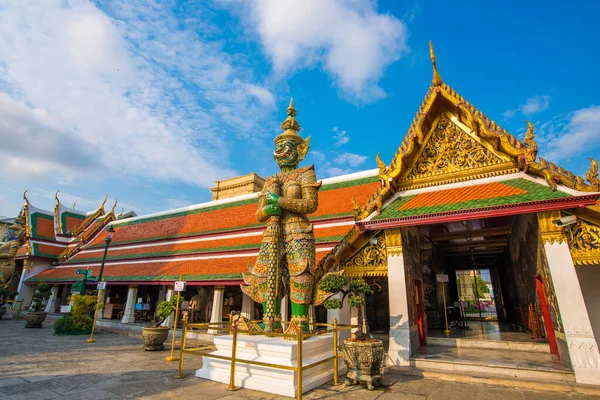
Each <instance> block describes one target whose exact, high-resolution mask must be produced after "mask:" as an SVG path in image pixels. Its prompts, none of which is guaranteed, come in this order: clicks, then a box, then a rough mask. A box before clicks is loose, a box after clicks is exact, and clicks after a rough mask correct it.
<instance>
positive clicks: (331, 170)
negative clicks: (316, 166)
mask: <svg viewBox="0 0 600 400" xmlns="http://www.w3.org/2000/svg"><path fill="white" fill-rule="evenodd" d="M350 172H352V170H351V169H348V168H338V167H328V168H325V175H326V177H327V178H328V177H330V176H340V175H345V174H349V173H350Z"/></svg>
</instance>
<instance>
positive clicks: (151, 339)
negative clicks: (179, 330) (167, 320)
mask: <svg viewBox="0 0 600 400" xmlns="http://www.w3.org/2000/svg"><path fill="white" fill-rule="evenodd" d="M142 337H143V338H144V350H146V351H160V350H164V349H165V345H164V344H163V343H165V341H166V340H167V338H168V337H169V328H168V327H166V326H159V327H158V328H156V327H150V326H145V327H144V329H143V330H142Z"/></svg>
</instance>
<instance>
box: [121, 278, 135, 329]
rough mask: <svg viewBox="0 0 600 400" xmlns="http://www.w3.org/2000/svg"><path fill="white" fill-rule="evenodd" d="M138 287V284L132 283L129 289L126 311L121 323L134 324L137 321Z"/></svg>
mask: <svg viewBox="0 0 600 400" xmlns="http://www.w3.org/2000/svg"><path fill="white" fill-rule="evenodd" d="M137 292H138V287H137V286H136V285H130V286H129V290H128V291H127V302H126V303H125V311H123V318H122V319H121V323H123V324H132V323H134V322H135V302H136V300H137Z"/></svg>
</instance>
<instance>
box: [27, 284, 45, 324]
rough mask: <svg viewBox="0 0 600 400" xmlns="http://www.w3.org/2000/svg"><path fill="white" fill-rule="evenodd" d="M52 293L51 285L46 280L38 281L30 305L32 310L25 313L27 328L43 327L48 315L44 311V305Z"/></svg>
mask: <svg viewBox="0 0 600 400" xmlns="http://www.w3.org/2000/svg"><path fill="white" fill-rule="evenodd" d="M50 293H51V290H50V286H48V285H47V284H46V283H45V282H40V283H38V285H37V286H36V288H35V292H34V293H33V297H32V299H31V306H30V307H29V310H30V311H29V312H28V313H27V314H26V315H25V321H26V324H25V328H41V327H42V322H44V320H45V319H46V316H47V315H48V314H47V313H46V312H44V307H45V304H46V300H48V299H49V298H50Z"/></svg>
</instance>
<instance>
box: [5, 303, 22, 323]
mask: <svg viewBox="0 0 600 400" xmlns="http://www.w3.org/2000/svg"><path fill="white" fill-rule="evenodd" d="M5 303H6V304H12V306H11V307H10V310H14V308H15V303H19V308H18V309H17V314H16V315H15V316H14V317H13V318H14V319H19V317H20V315H19V314H21V307H23V299H21V300H6V301H5Z"/></svg>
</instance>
